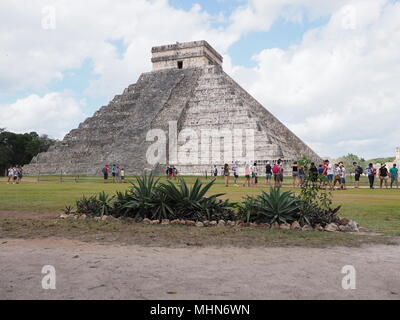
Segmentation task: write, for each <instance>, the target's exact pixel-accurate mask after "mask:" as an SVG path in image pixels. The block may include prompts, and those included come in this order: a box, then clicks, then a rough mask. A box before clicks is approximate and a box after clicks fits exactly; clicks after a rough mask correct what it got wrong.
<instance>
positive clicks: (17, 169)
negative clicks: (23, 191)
mask: <svg viewBox="0 0 400 320" xmlns="http://www.w3.org/2000/svg"><path fill="white" fill-rule="evenodd" d="M21 180H22V167H21V166H20V165H15V166H11V167H9V168H8V169H7V184H10V183H12V184H19V183H20V182H21Z"/></svg>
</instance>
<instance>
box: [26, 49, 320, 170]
mask: <svg viewBox="0 0 400 320" xmlns="http://www.w3.org/2000/svg"><path fill="white" fill-rule="evenodd" d="M152 55H153V58H152V63H153V71H152V72H149V73H144V74H142V75H141V76H140V77H139V79H138V81H137V83H136V84H132V85H130V86H129V87H128V88H127V89H125V91H124V92H123V94H122V95H117V96H115V98H114V99H113V100H112V101H111V102H110V103H109V104H108V106H104V107H102V108H101V109H100V110H98V111H97V112H96V113H95V114H94V115H93V116H92V117H90V118H88V119H86V120H85V121H84V122H83V123H81V124H80V125H79V127H78V128H77V129H74V130H72V131H71V132H70V133H68V134H67V135H66V136H65V138H64V139H63V140H62V141H60V142H57V143H56V144H55V145H54V146H53V147H51V148H50V149H49V151H48V152H46V153H41V154H39V155H38V156H37V157H35V158H34V159H33V160H32V162H31V164H29V165H27V166H25V168H24V171H25V174H32V175H33V174H38V173H40V174H60V173H61V172H62V173H63V174H88V175H99V174H100V173H101V169H102V167H103V166H104V165H105V164H109V165H113V164H116V165H119V166H120V167H123V168H125V171H126V173H127V174H129V175H130V174H141V173H142V172H143V171H144V170H153V171H155V172H158V173H161V172H163V171H164V170H165V166H166V165H167V164H170V165H176V167H177V168H178V170H179V171H180V173H181V174H190V175H197V174H204V173H205V171H207V172H209V171H210V168H211V167H212V166H213V165H218V166H221V165H223V164H224V163H225V162H227V163H230V161H229V162H228V161H227V160H226V159H223V158H221V159H218V160H215V159H210V160H209V161H207V160H204V159H201V161H200V162H199V163H185V164H179V163H173V162H171V158H173V161H176V159H175V158H176V157H172V156H171V154H169V152H168V150H170V149H169V148H168V147H167V148H166V152H165V153H166V155H165V159H166V161H165V163H163V162H159V163H149V161H148V159H147V156H146V153H147V152H148V149H149V147H150V146H151V145H152V143H154V141H153V142H149V141H146V136H147V133H148V132H149V130H152V129H161V130H165V131H166V132H168V129H169V123H170V122H172V123H174V122H175V123H176V127H177V131H178V133H179V132H181V131H182V130H183V129H188V128H190V129H193V130H194V131H196V132H200V131H201V130H204V129H212V130H213V129H217V130H222V129H228V130H235V129H252V130H253V131H254V146H253V148H254V150H252V151H253V158H254V159H248V160H247V163H249V162H253V161H257V163H258V164H259V165H260V166H261V165H264V164H265V163H266V161H270V162H274V161H276V160H277V159H282V160H283V161H284V163H285V164H286V165H289V164H290V163H291V162H292V161H294V160H298V159H300V158H301V157H303V156H306V157H308V158H310V159H312V160H314V161H320V160H321V159H320V158H319V156H318V155H317V154H316V153H315V152H313V151H312V150H311V149H310V148H309V147H308V146H307V145H306V144H305V143H304V142H302V141H301V140H300V139H299V138H298V137H297V136H296V135H294V134H293V133H292V132H291V131H290V130H289V129H288V128H287V127H286V126H285V125H283V124H282V123H281V122H280V121H279V120H278V119H277V118H276V117H274V116H273V115H272V114H271V113H270V112H268V111H267V110H266V109H265V108H264V107H263V106H262V105H261V104H260V103H258V102H257V101H256V100H255V99H254V98H253V97H252V96H251V95H250V94H249V93H247V92H246V91H245V90H244V89H242V88H241V87H240V86H239V85H238V84H237V83H236V82H235V81H234V80H233V79H232V78H230V77H229V76H228V75H227V74H226V73H225V72H224V71H223V69H222V61H223V59H222V57H221V55H219V54H218V53H217V52H216V51H215V50H214V49H213V48H212V47H211V46H210V45H209V44H208V43H207V42H206V41H195V42H188V43H176V44H173V45H167V46H160V47H154V48H153V49H152ZM166 136H167V137H168V134H167V135H166ZM199 136H200V134H199ZM168 143H169V142H167V144H168ZM222 149H223V147H222ZM199 150H202V149H201V147H199ZM180 152H181V151H180ZM201 154H202V153H201V152H200V157H201ZM229 160H232V161H235V162H237V163H239V166H241V167H242V168H243V167H244V163H245V162H244V161H242V160H239V159H236V158H235V156H234V155H233V158H232V159H229Z"/></svg>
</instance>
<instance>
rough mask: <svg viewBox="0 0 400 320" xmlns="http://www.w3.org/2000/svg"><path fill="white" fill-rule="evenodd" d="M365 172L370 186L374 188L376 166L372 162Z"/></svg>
mask: <svg viewBox="0 0 400 320" xmlns="http://www.w3.org/2000/svg"><path fill="white" fill-rule="evenodd" d="M365 173H366V175H367V176H368V181H369V188H370V189H374V183H375V176H376V169H375V168H374V165H373V164H372V163H370V164H369V165H368V168H367V169H366V170H365Z"/></svg>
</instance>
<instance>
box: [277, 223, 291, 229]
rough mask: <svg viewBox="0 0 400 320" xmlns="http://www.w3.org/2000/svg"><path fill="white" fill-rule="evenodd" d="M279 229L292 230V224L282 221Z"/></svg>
mask: <svg viewBox="0 0 400 320" xmlns="http://www.w3.org/2000/svg"><path fill="white" fill-rule="evenodd" d="M279 229H281V230H290V224H289V223H282V224H281V225H280V226H279Z"/></svg>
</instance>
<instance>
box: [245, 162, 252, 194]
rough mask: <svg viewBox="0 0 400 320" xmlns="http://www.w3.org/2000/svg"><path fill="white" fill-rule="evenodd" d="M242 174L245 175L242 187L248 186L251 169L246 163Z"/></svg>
mask: <svg viewBox="0 0 400 320" xmlns="http://www.w3.org/2000/svg"><path fill="white" fill-rule="evenodd" d="M244 175H245V179H246V180H245V181H244V183H243V187H245V186H246V184H247V186H248V187H249V188H250V175H251V170H250V167H249V165H248V164H246V168H245V169H244Z"/></svg>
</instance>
